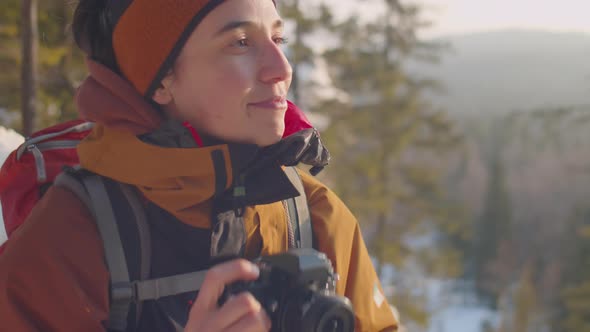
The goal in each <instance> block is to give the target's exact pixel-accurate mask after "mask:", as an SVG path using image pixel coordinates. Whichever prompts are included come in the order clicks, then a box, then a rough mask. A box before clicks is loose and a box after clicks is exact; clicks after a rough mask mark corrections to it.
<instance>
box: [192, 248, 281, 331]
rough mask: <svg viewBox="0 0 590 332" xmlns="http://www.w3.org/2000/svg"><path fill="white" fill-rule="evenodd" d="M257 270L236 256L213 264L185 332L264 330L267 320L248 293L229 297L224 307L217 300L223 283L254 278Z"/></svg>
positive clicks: (264, 313) (267, 323) (262, 310)
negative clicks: (230, 259)
mask: <svg viewBox="0 0 590 332" xmlns="http://www.w3.org/2000/svg"><path fill="white" fill-rule="evenodd" d="M259 273H260V271H259V270H258V267H257V266H256V265H254V264H252V263H250V262H248V261H247V260H244V259H236V260H232V261H228V262H226V263H223V264H219V265H216V266H214V267H213V268H211V269H210V270H209V272H207V275H206V276H205V280H204V281H203V285H202V286H201V289H200V291H199V295H198V296H197V299H196V300H195V303H194V304H193V306H192V308H191V311H190V313H189V317H188V322H187V324H186V327H185V329H184V330H185V331H186V332H202V331H206V332H234V331H235V332H267V331H269V330H270V325H271V323H270V319H269V318H268V316H267V314H266V312H265V311H264V309H263V308H262V306H261V305H260V303H259V302H258V301H257V300H256V299H255V298H254V296H252V294H250V293H249V292H243V293H240V294H238V295H235V296H232V297H230V298H229V300H227V301H226V302H225V303H224V304H223V306H221V307H219V306H218V305H217V301H218V300H219V297H220V296H221V294H222V293H223V289H224V288H225V285H228V284H231V283H233V282H235V281H239V280H245V281H247V280H254V279H256V278H257V277H258V274H259Z"/></svg>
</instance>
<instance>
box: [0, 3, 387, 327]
mask: <svg viewBox="0 0 590 332" xmlns="http://www.w3.org/2000/svg"><path fill="white" fill-rule="evenodd" d="M72 29H73V32H74V36H75V39H76V42H77V44H78V45H79V46H80V47H81V48H82V49H83V50H84V51H85V52H86V53H87V54H88V56H89V59H88V68H89V71H90V76H89V77H88V78H87V79H86V80H85V81H84V82H83V84H82V85H81V87H80V88H79V91H78V94H77V98H76V102H77V104H78V109H79V112H80V114H81V116H82V117H83V118H86V119H89V120H92V121H94V122H96V123H97V126H96V127H95V130H94V131H93V133H92V134H91V135H90V136H89V137H88V138H87V139H86V140H85V141H84V142H82V143H81V144H80V145H79V147H78V154H79V156H80V162H81V165H82V166H83V167H84V168H85V169H87V170H89V171H91V172H93V173H96V174H99V175H101V176H104V177H107V178H110V179H113V180H115V181H119V182H122V183H128V184H132V185H134V186H135V187H136V188H137V189H138V191H139V192H140V193H141V194H142V196H143V197H144V198H145V205H146V213H147V215H148V219H149V222H150V227H151V228H152V242H153V245H154V249H153V250H154V252H158V254H157V255H156V256H154V257H152V274H154V273H155V274H160V275H167V274H176V273H181V272H183V270H189V271H190V270H193V271H194V270H200V269H203V268H207V267H210V266H211V261H212V257H213V256H215V253H216V252H218V251H223V250H224V248H215V247H214V246H215V245H214V244H213V243H212V242H211V240H210V239H211V234H212V232H213V231H211V228H212V226H211V225H212V223H213V222H215V221H216V220H215V219H216V218H217V217H219V216H220V215H222V213H223V212H224V211H226V210H227V206H225V205H224V204H225V203H224V202H225V201H224V200H223V199H222V198H223V197H224V195H225V194H226V193H227V192H231V191H232V189H233V188H234V187H235V186H237V185H243V183H241V184H240V183H239V179H243V178H242V176H245V175H244V174H246V172H245V170H250V171H251V170H252V169H253V167H254V168H256V167H258V172H257V174H258V175H260V174H263V175H264V176H258V178H256V181H255V182H253V181H252V179H250V180H248V179H246V181H250V182H249V183H254V184H255V185H254V186H253V188H254V190H249V189H251V188H249V187H248V186H246V187H247V188H246V189H248V190H249V191H248V193H251V192H252V195H253V196H248V195H246V198H245V200H244V201H242V202H241V203H242V205H241V206H238V208H239V209H241V215H242V218H241V219H239V220H240V221H241V222H242V223H243V229H244V230H245V234H246V236H245V239H244V241H243V243H241V244H238V247H240V253H241V254H243V257H244V258H254V257H257V256H259V255H271V254H276V253H280V252H284V251H285V250H287V249H288V247H289V236H288V227H287V226H286V223H287V222H286V218H287V216H286V211H285V208H284V207H283V206H282V204H281V200H282V199H284V196H285V195H284V192H285V190H286V189H285V188H286V187H285V186H282V185H281V184H280V183H281V181H282V179H284V173H283V172H282V170H281V168H280V164H283V165H286V164H289V163H291V162H293V161H294V160H295V161H298V160H303V161H306V162H308V163H310V164H312V165H313V166H319V167H322V166H323V165H324V164H325V162H326V153H325V151H323V147H322V146H321V142H320V141H319V139H317V137H315V136H313V134H311V136H309V135H310V134H309V133H310V131H309V130H308V131H298V130H299V129H304V128H308V127H309V126H308V125H307V124H306V123H305V121H303V120H301V119H300V118H299V119H298V118H297V116H295V118H294V119H291V120H289V118H287V119H286V118H285V117H286V115H288V114H287V112H290V114H291V115H292V114H293V112H294V108H293V106H292V105H289V104H288V103H287V101H286V95H287V92H288V89H289V85H290V83H291V75H292V72H291V67H290V65H289V63H288V62H287V59H286V58H285V56H284V54H283V52H282V51H281V48H280V44H282V43H284V42H285V38H284V36H283V23H282V21H281V19H280V17H279V15H278V13H277V11H276V8H275V4H274V2H273V1H271V0H226V1H223V0H212V1H207V0H200V1H199V0H134V1H131V0H127V1H125V0H118V1H117V0H110V1H107V0H81V1H80V3H79V5H78V7H77V9H76V13H75V17H74V22H73V26H72ZM295 114H296V112H295ZM181 124H184V125H181ZM285 126H287V128H286V127H285ZM286 131H291V132H296V133H295V134H294V135H303V138H301V137H299V142H303V143H304V144H295V145H294V146H295V147H296V148H297V149H295V150H293V146H291V145H285V144H284V143H283V142H288V141H289V139H290V138H289V137H287V138H286V139H282V137H283V136H285V135H284V134H285V132H286ZM312 132H313V131H312ZM301 133H304V134H301ZM305 133H307V134H305ZM187 137H190V139H187ZM290 137H292V136H290ZM295 137H296V136H295ZM314 137H315V139H314ZM285 146H286V148H285ZM212 151H221V156H222V158H221V159H222V161H223V162H222V166H221V167H220V166H219V163H217V162H216V161H215V160H214V159H215V158H213V157H212V154H213V153H212ZM268 158H271V159H273V162H272V163H268V162H266V163H264V162H262V161H261V160H262V159H264V160H267V159H268ZM217 161H219V160H217ZM277 161H278V162H279V163H277ZM250 173H255V172H250ZM301 173H302V172H301ZM300 175H301V177H302V181H303V185H304V189H305V193H306V194H307V199H308V205H309V209H310V213H311V218H312V222H313V226H312V227H313V232H314V236H315V241H316V243H315V247H316V248H317V249H318V250H320V251H322V252H324V253H325V254H326V255H327V256H328V258H330V260H331V261H332V264H333V265H334V268H335V270H336V272H337V273H338V274H339V276H340V280H339V281H338V283H337V285H336V291H337V293H338V294H340V295H344V296H346V297H348V298H349V299H350V300H351V302H352V304H353V306H354V309H355V316H356V331H394V330H396V328H397V322H396V321H395V319H394V317H393V315H392V312H391V310H390V308H389V305H388V304H387V302H386V301H384V299H383V295H382V291H381V286H380V284H379V281H378V278H377V276H376V273H375V271H374V268H373V266H372V263H371V261H370V258H369V255H368V253H367V250H366V247H365V244H364V242H363V240H362V237H361V233H360V230H359V227H358V224H357V222H356V220H355V219H354V217H353V216H352V215H351V213H350V212H349V211H348V209H347V208H346V207H345V206H344V204H343V203H342V202H341V201H340V200H339V199H338V198H337V197H336V196H335V195H334V193H332V192H331V191H330V190H328V189H327V188H326V187H325V186H324V185H322V184H321V183H319V182H318V181H317V180H315V179H314V178H313V177H312V176H309V175H306V174H303V173H302V174H300ZM220 179H221V180H220ZM220 183H221V187H220V186H219V184H220ZM234 203H235V202H234ZM231 208H236V206H232V207H231ZM231 245H232V243H230V244H229V246H231ZM233 245H235V243H234V244H233ZM185 272H186V271H185ZM258 273H259V271H258V268H257V267H256V266H255V265H253V264H251V263H249V262H248V261H247V260H245V259H235V260H231V261H228V262H225V263H222V264H217V265H214V266H212V267H211V269H210V270H209V272H208V273H207V276H206V278H205V281H204V283H203V285H202V287H201V290H200V292H199V294H198V296H197V297H196V299H195V300H194V303H192V304H191V306H190V307H187V308H189V309H187V317H186V324H185V326H184V328H185V331H211V332H214V331H269V330H270V328H271V322H270V320H269V318H268V316H267V315H266V313H265V312H264V310H263V309H262V308H261V305H260V303H258V302H257V300H256V299H255V298H254V297H253V296H252V295H251V294H249V293H247V292H246V293H242V294H240V295H237V296H234V297H232V298H231V299H230V300H228V301H227V302H225V303H224V304H223V305H221V306H219V305H218V299H219V297H220V295H221V293H222V292H223V289H224V287H225V285H227V284H229V283H232V282H234V281H238V280H253V279H255V278H256V277H257V275H258ZM152 276H153V275H152ZM108 284H109V274H108V271H107V269H106V267H105V264H104V254H103V249H102V242H101V240H100V237H99V235H98V232H97V229H96V225H95V223H94V221H93V219H92V217H91V215H90V213H89V211H88V210H87V209H86V208H85V207H84V205H83V204H82V203H81V202H80V200H79V199H78V198H77V197H76V196H75V195H74V194H72V193H71V192H69V191H68V190H67V189H64V188H61V187H57V186H54V187H52V188H51V189H50V190H49V191H48V192H47V193H46V194H45V196H44V197H43V199H42V200H41V201H40V202H39V204H38V205H37V206H36V207H35V209H34V210H33V212H32V213H31V215H30V216H29V220H28V221H27V222H26V223H25V224H24V225H23V227H21V228H20V229H19V231H18V232H17V233H16V234H15V235H14V236H13V237H12V238H11V242H10V244H9V245H8V247H7V248H6V251H5V253H4V254H3V255H2V256H0V289H1V291H0V317H2V319H1V320H0V324H1V325H2V328H3V329H6V330H9V331H104V330H105V327H104V324H105V321H106V320H107V318H108V312H109V292H108V287H109V285H108ZM167 306H168V304H167V303H166V302H165V301H163V302H159V301H157V300H156V301H152V302H151V303H146V304H145V306H144V308H143V311H142V313H143V314H142V315H141V319H140V320H139V323H138V324H139V325H138V329H137V330H139V331H168V330H174V327H173V326H172V323H171V322H170V321H169V320H168V319H167V318H166V310H169V308H168V307H167ZM183 323H184V322H183Z"/></svg>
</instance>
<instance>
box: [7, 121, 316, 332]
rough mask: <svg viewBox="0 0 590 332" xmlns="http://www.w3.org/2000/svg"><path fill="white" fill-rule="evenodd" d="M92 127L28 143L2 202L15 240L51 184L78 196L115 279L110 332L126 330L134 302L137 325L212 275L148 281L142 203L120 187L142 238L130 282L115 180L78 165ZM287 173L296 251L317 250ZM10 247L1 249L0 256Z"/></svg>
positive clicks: (76, 124) (10, 169)
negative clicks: (149, 303)
mask: <svg viewBox="0 0 590 332" xmlns="http://www.w3.org/2000/svg"><path fill="white" fill-rule="evenodd" d="M92 127H93V123H90V122H85V121H82V120H74V121H69V122H65V123H62V124H59V125H56V126H53V127H49V128H46V129H44V130H41V131H39V132H36V133H34V134H33V135H32V136H31V137H30V138H27V139H26V141H25V142H24V143H23V144H22V145H21V146H20V147H18V148H17V149H16V150H14V151H13V152H12V153H11V154H10V155H9V156H8V158H7V160H6V162H5V163H4V165H3V166H2V168H1V169H0V201H1V203H2V206H3V211H2V212H3V216H4V223H5V227H6V233H7V235H8V241H10V235H11V234H12V233H14V231H15V230H16V229H18V227H19V226H21V225H22V224H23V222H25V219H26V218H27V216H28V215H29V213H30V211H31V210H32V208H33V207H34V206H35V203H36V202H37V201H38V200H39V199H40V198H41V197H42V196H43V194H44V193H45V192H46V191H47V189H48V188H49V187H50V186H51V185H58V186H62V187H65V188H67V189H69V190H70V191H72V192H73V193H74V194H76V196H77V197H78V198H79V199H80V200H81V201H82V202H83V203H84V205H85V206H86V207H87V208H88V210H89V211H90V212H91V214H92V215H93V217H94V220H95V222H96V224H97V227H98V230H99V233H100V236H101V239H102V241H103V249H104V254H105V259H106V263H107V267H108V270H109V274H110V301H111V303H110V312H109V321H108V328H109V330H110V331H125V330H126V329H127V326H128V316H129V315H130V309H131V304H132V303H134V304H135V313H134V317H135V319H136V323H137V322H138V321H139V318H140V317H141V304H142V302H143V301H146V300H155V299H158V298H160V297H165V296H170V295H176V294H181V293H187V292H194V291H198V290H199V288H200V285H201V284H202V282H203V280H204V276H205V274H206V272H207V270H201V271H195V272H191V273H186V274H179V275H174V276H169V277H164V278H157V279H149V273H150V257H151V251H150V229H149V224H148V222H147V218H146V214H145V211H144V208H143V205H142V202H141V200H140V197H139V195H138V194H137V192H136V189H135V188H134V187H133V186H131V185H127V184H123V183H116V184H117V187H118V188H117V190H119V191H120V193H121V194H122V195H117V196H119V197H124V199H125V200H126V202H124V204H123V205H124V206H128V207H129V209H130V211H131V213H132V214H133V218H132V219H134V221H135V225H136V226H137V233H138V239H139V244H138V245H139V248H140V262H139V266H140V278H139V280H130V277H129V269H128V266H127V262H126V256H125V252H124V249H123V243H122V239H121V237H120V235H119V229H118V222H117V219H116V217H115V216H116V215H117V214H116V213H115V211H114V208H113V206H114V205H113V204H112V202H111V200H110V194H109V191H107V188H106V186H105V184H106V182H107V181H111V182H113V181H112V180H109V179H106V178H104V177H102V176H99V175H97V174H93V173H90V172H87V171H84V170H80V167H79V166H78V163H79V160H78V156H77V153H76V146H77V145H78V143H79V142H80V141H81V140H82V139H83V138H84V137H86V136H87V135H88V134H89V133H90V131H91V130H92ZM285 173H286V174H287V176H288V177H289V178H290V180H291V182H292V183H293V184H294V185H295V186H296V188H297V190H298V191H299V192H300V193H301V195H300V196H298V197H295V198H291V199H288V200H286V201H284V204H285V205H286V207H287V211H288V216H287V219H288V222H289V223H290V229H292V230H293V235H294V237H295V243H296V245H295V246H296V247H298V248H312V247H313V234H312V229H311V218H310V215H309V210H308V206H307V198H306V197H305V191H304V190H303V184H302V181H301V178H300V177H299V174H298V173H297V171H296V169H295V167H286V168H285ZM5 245H6V244H4V245H2V246H1V247H0V254H1V253H2V251H3V248H4V246H5ZM136 325H137V324H136ZM177 327H178V329H179V330H181V329H182V327H180V326H177Z"/></svg>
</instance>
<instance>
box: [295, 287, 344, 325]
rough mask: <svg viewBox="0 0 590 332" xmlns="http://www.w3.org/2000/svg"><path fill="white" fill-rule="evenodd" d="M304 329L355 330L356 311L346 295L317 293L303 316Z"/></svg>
mask: <svg viewBox="0 0 590 332" xmlns="http://www.w3.org/2000/svg"><path fill="white" fill-rule="evenodd" d="M302 325H303V326H302V329H301V330H302V331H306V332H307V331H309V332H353V331H354V313H353V311H352V305H351V304H350V301H349V300H348V299H347V298H345V297H340V296H334V295H323V294H316V295H315V296H314V297H313V298H312V299H311V301H310V303H309V308H308V309H307V310H305V312H304V313H303V316H302Z"/></svg>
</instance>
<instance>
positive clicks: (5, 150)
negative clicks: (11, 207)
mask: <svg viewBox="0 0 590 332" xmlns="http://www.w3.org/2000/svg"><path fill="white" fill-rule="evenodd" d="M23 141H24V138H23V137H22V136H21V135H19V134H18V133H17V132H15V131H14V130H12V129H6V128H4V127H2V126H0V165H2V164H3V163H4V160H5V159H6V157H8V155H9V154H10V152H11V151H12V150H14V149H15V148H16V147H18V146H19V145H20V144H21V143H22V142H23ZM1 209H2V205H0V210H1ZM4 241H6V230H5V229H4V220H3V219H2V214H1V213H0V244H2V243H3V242H4Z"/></svg>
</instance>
